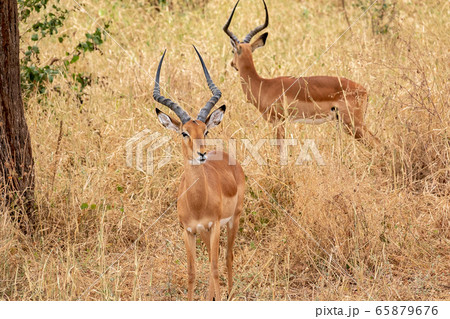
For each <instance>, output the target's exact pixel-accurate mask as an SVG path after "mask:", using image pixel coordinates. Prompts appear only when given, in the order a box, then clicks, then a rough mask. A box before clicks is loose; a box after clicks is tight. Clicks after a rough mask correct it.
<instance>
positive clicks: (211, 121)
mask: <svg viewBox="0 0 450 319" xmlns="http://www.w3.org/2000/svg"><path fill="white" fill-rule="evenodd" d="M226 108H227V107H226V106H225V105H222V106H221V107H219V108H218V109H217V110H215V111H214V112H212V113H211V115H209V116H208V118H207V119H206V122H205V124H206V127H207V128H208V129H211V128H213V127H215V126H217V125H219V124H220V122H222V119H223V115H224V114H225V110H226Z"/></svg>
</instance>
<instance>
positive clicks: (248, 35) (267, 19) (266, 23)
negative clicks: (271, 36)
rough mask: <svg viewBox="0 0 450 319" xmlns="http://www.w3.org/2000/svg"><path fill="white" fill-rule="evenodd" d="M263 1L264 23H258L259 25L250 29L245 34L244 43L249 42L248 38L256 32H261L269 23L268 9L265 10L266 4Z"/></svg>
mask: <svg viewBox="0 0 450 319" xmlns="http://www.w3.org/2000/svg"><path fill="white" fill-rule="evenodd" d="M263 3H264V10H266V21H265V22H264V24H262V25H260V26H259V27H256V28H255V29H253V30H252V31H250V33H249V34H247V35H246V36H245V38H244V43H250V40H251V39H252V38H253V37H254V36H255V34H257V33H258V32H261V31H262V30H264V29H265V28H267V26H268V25H269V11H267V5H266V2H265V1H264V0H263Z"/></svg>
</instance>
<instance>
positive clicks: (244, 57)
mask: <svg viewBox="0 0 450 319" xmlns="http://www.w3.org/2000/svg"><path fill="white" fill-rule="evenodd" d="M268 35H269V33H267V32H266V33H263V34H262V35H261V36H260V37H259V38H258V39H256V40H255V41H253V42H252V43H251V44H250V43H245V42H244V43H241V42H237V43H236V42H234V41H233V40H231V45H232V46H233V60H231V63H230V65H231V66H232V67H233V68H234V69H235V70H236V71H239V69H241V67H240V66H239V65H248V64H249V63H252V62H250V61H252V60H253V58H252V54H253V52H254V51H255V50H256V49H258V48H260V47H263V46H264V45H265V44H266V40H267V36H268Z"/></svg>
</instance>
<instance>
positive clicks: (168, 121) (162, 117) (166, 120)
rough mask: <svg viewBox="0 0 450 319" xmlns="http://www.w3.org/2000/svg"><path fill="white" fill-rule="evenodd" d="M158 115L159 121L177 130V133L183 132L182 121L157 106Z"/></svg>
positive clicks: (166, 126)
mask: <svg viewBox="0 0 450 319" xmlns="http://www.w3.org/2000/svg"><path fill="white" fill-rule="evenodd" d="M156 115H157V116H158V120H159V122H160V123H161V124H162V125H163V126H164V127H165V128H168V129H169V130H172V131H175V132H177V133H180V132H181V129H180V128H181V123H180V122H179V121H177V120H174V119H173V118H171V117H170V116H169V115H167V114H166V113H164V112H161V111H160V110H159V109H158V108H156Z"/></svg>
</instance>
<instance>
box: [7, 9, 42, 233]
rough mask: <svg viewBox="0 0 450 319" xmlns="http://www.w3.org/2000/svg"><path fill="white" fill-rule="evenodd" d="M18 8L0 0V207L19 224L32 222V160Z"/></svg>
mask: <svg viewBox="0 0 450 319" xmlns="http://www.w3.org/2000/svg"><path fill="white" fill-rule="evenodd" d="M17 11H18V8H17V0H1V1H0V210H4V209H6V210H8V211H9V212H10V213H11V215H12V216H13V217H14V218H15V219H16V220H18V221H20V222H21V224H22V223H23V222H28V223H30V222H32V214H33V210H34V162H33V157H32V152H31V142H30V134H29V132H28V126H27V123H26V120H25V114H24V109H23V103H22V94H21V91H20V64H19V18H18V12H17ZM24 217H25V218H24ZM22 226H23V224H22Z"/></svg>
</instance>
